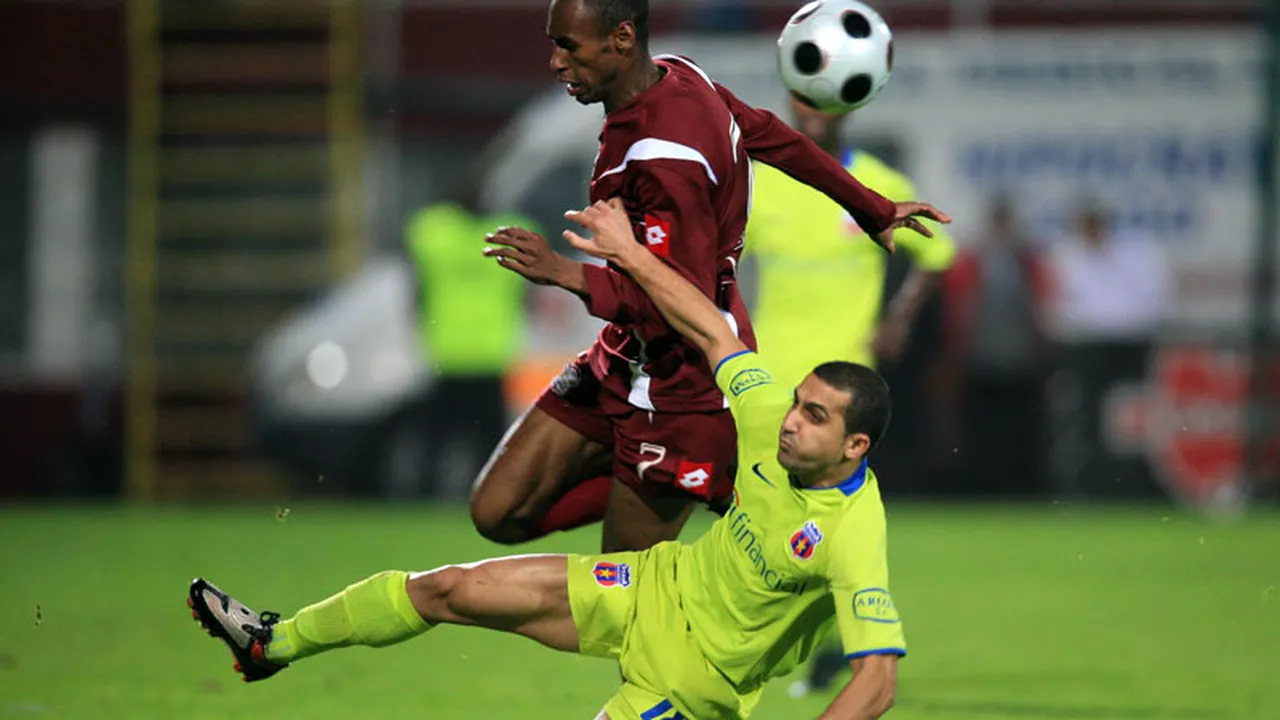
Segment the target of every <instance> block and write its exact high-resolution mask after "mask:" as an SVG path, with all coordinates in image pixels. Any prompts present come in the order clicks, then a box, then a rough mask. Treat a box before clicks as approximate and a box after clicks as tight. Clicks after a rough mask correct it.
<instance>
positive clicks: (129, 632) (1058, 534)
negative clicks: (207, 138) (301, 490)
mask: <svg viewBox="0 0 1280 720" xmlns="http://www.w3.org/2000/svg"><path fill="white" fill-rule="evenodd" d="M709 519H710V516H709V515H707V514H705V513H703V514H701V516H700V517H699V518H698V519H697V520H696V521H695V522H694V523H693V524H692V525H691V526H690V528H689V529H688V531H687V533H686V537H692V536H694V535H696V534H698V533H700V532H702V530H703V529H704V528H705V527H706V524H707V522H708V521H709ZM598 538H599V530H598V528H588V529H586V530H584V531H580V532H577V533H572V534H566V535H559V536H555V537H552V538H550V539H547V540H544V541H542V542H539V543H536V544H534V545H531V546H529V547H527V548H521V550H522V551H569V550H577V551H590V550H592V549H593V548H594V547H595V544H596V543H597V542H598ZM0 540H2V541H3V554H0V558H2V559H0V578H3V584H2V585H0V588H2V589H0V718H75V719H77V720H79V719H81V718H84V719H93V720H101V719H103V718H128V719H136V720H152V719H153V718H155V719H159V718H164V719H165V720H169V719H171V718H183V719H184V720H202V719H205V718H208V719H209V720H231V719H233V718H276V719H280V720H287V719H289V718H299V719H304V718H305V719H306V720H327V719H329V718H334V719H339V718H341V719H346V718H361V719H362V720H364V719H370V720H372V719H373V718H378V719H379V720H396V719H399V718H404V719H408V718H414V719H419V718H432V719H436V720H449V719H452V718H458V719H461V718H469V719H470V718H520V719H527V720H544V719H550V718H556V719H557V720H558V719H561V718H581V719H582V720H587V719H589V718H591V717H593V716H594V714H595V713H596V711H597V710H598V709H599V707H600V706H601V704H602V703H603V701H604V700H605V699H606V698H607V697H608V696H609V695H610V694H611V693H612V691H613V689H614V688H615V687H616V685H617V678H618V676H617V671H616V670H615V668H614V666H613V665H612V664H610V663H608V662H603V661H599V660H593V659H583V658H577V657H574V656H571V655H564V654H558V653H555V652H552V651H550V650H545V649H543V648H541V647H539V646H537V645H535V644H533V643H532V642H529V641H527V640H524V639H521V638H515V637H504V636H500V635H498V634H496V633H488V632H485V631H482V630H475V629H461V628H441V629H438V630H436V631H433V632H431V633H429V634H428V635H426V636H424V637H421V638H418V639H416V640H414V641H411V642H408V643H405V644H403V645H399V646H396V647H393V648H389V649H384V650H370V649H365V648H357V649H350V650H344V651H339V652H335V653H331V654H329V655H327V656H323V657H318V658H313V659H310V660H307V661H304V662H301V663H298V664H297V665H296V666H294V667H293V668H290V669H289V670H287V671H286V672H284V673H282V674H281V675H279V676H277V677H276V678H274V679H272V680H270V681H267V682H264V683H258V684H255V685H251V686H246V685H243V684H242V683H240V681H239V678H238V677H237V676H236V675H235V674H234V673H233V672H232V671H231V667H230V666H231V662H232V661H231V656H230V654H229V653H228V652H226V650H224V649H223V648H222V647H220V646H219V645H218V644H217V643H216V642H214V641H212V640H211V639H210V638H208V637H207V636H205V635H204V634H202V633H201V632H200V631H199V628H198V627H197V626H196V625H195V623H193V622H192V621H191V619H190V616H189V614H188V612H187V609H186V607H185V606H184V599H185V591H186V585H187V582H188V580H190V578H191V577H193V576H195V575H206V576H208V577H210V578H211V579H212V580H213V581H214V582H216V583H219V584H221V585H222V587H224V588H226V589H228V590H229V591H231V592H232V593H234V594H237V595H238V596H239V597H241V598H242V599H243V600H245V601H246V602H248V603H249V604H250V605H251V606H253V607H255V608H256V609H274V610H279V611H282V612H284V613H286V614H287V613H289V612H291V611H293V610H295V609H296V608H297V607H299V606H300V605H302V604H305V603H307V602H310V601H313V600H316V599H319V598H321V597H324V596H326V595H328V594H329V593H331V592H333V591H335V590H337V589H340V588H342V587H343V586H345V585H346V584H347V583H349V582H352V581H354V580H358V579H361V578H363V577H365V576H367V575H370V574H372V573H374V572H376V571H378V570H382V569H386V568H402V569H425V568H428V567H431V566H434V565H439V564H442V563H449V562H461V561H469V560H475V559H479V558H482V557H486V556H490V555H494V554H501V553H502V551H503V549H502V548H498V547H497V546H494V545H490V544H488V543H486V542H485V541H483V540H481V539H479V538H478V537H477V536H476V534H475V533H474V532H473V531H472V529H471V528H470V525H469V523H468V520H467V518H466V515H465V513H464V512H463V511H461V510H460V509H458V508H439V507H426V506H401V507H395V508H392V507H382V506H344V505H314V506H298V507H293V508H292V509H291V512H289V513H288V514H287V516H286V517H284V518H283V519H280V518H278V517H277V512H276V509H275V508H272V507H263V508H261V509H253V508H245V507H239V508H235V509H196V508H180V509H179V508H167V509H166V508H149V509H147V508H135V509H128V508H126V509H119V508H105V507H104V508H89V507H86V508H59V507H36V506H29V507H23V506H18V507H10V508H9V509H7V510H3V511H0ZM890 554H891V560H890V563H891V571H892V576H893V589H894V597H895V600H896V602H897V605H898V607H899V609H900V610H901V612H902V616H903V619H904V622H905V629H906V632H907V640H908V643H909V645H910V656H909V657H908V658H907V659H906V660H905V661H904V662H903V664H902V670H901V676H900V681H899V689H898V705H897V707H896V708H895V709H894V710H893V711H892V712H891V713H890V715H889V717H892V718H896V719H898V720H915V719H923V718H940V719H943V720H946V719H950V718H972V719H975V720H983V719H987V718H991V719H994V718H1029V719H1033V720H1034V719H1037V718H1055V719H1056V718H1066V719H1071V718H1088V719H1090V720H1147V719H1159V718H1172V719H1176V720H1201V719H1203V720H1211V719H1215V718H1239V719H1240V720H1280V515H1277V514H1276V513H1275V512H1269V513H1256V514H1254V515H1252V516H1250V517H1249V518H1247V519H1246V520H1245V521H1243V522H1241V523H1237V524H1230V525H1228V524H1214V523H1211V522H1209V521H1207V520H1202V519H1198V518H1194V517H1191V516H1188V515H1186V514H1182V513H1178V512H1176V511H1171V510H1163V509H1109V510H1101V509H1086V508H1066V507H1056V506H1051V507H1044V508H1040V509H1026V508H1000V507H979V506H973V507H964V506H956V507H941V506H924V505H913V504H894V503H890ZM37 608H39V610H38V611H37ZM786 685H787V682H786V681H778V682H776V683H775V684H774V685H773V686H771V688H770V689H769V691H768V693H767V695H766V698H765V700H764V701H763V703H762V705H761V707H760V709H759V711H758V712H757V714H756V716H755V717H758V718H765V719H768V718H804V717H816V716H817V714H818V713H819V712H820V711H821V709H822V708H823V707H824V706H825V703H826V701H827V700H828V699H829V698H828V697H811V698H808V699H805V700H801V701H797V700H792V699H790V698H788V697H787V695H786ZM699 720H705V719H699Z"/></svg>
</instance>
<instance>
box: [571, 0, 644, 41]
mask: <svg viewBox="0 0 1280 720" xmlns="http://www.w3.org/2000/svg"><path fill="white" fill-rule="evenodd" d="M582 3H583V5H585V6H586V7H587V9H589V10H590V11H591V12H593V13H595V16H596V23H597V24H598V26H599V28H600V34H601V35H602V36H603V35H608V34H609V33H611V32H613V29H614V28H616V27H618V26H619V25H621V24H622V23H624V22H627V21H628V20H629V21H631V24H632V25H635V26H636V42H637V43H638V44H639V45H640V47H642V48H648V47H649V0H582Z"/></svg>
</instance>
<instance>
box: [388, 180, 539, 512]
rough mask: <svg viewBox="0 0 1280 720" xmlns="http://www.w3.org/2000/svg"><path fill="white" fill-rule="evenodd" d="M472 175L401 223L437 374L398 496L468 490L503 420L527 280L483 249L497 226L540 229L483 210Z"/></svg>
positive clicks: (427, 351) (419, 407)
mask: <svg viewBox="0 0 1280 720" xmlns="http://www.w3.org/2000/svg"><path fill="white" fill-rule="evenodd" d="M476 172H477V173H478V171H476ZM477 180H478V176H476V175H475V174H473V175H472V177H470V178H464V179H462V180H461V181H460V182H459V183H458V184H457V186H456V187H457V188H458V189H457V190H456V191H455V193H454V196H453V197H452V198H449V199H446V200H444V201H442V202H439V203H437V204H434V205H430V206H428V207H425V208H423V209H421V210H419V211H418V212H416V213H415V214H414V215H413V216H412V217H411V218H410V219H409V223H408V227H407V229H406V238H405V240H406V243H407V245H408V249H409V253H410V255H411V256H412V258H413V263H414V267H415V268H416V270H417V273H418V278H419V299H420V303H421V304H420V311H419V328H420V330H419V334H420V339H421V343H422V347H423V351H424V356H425V357H426V358H427V361H428V362H429V363H430V365H431V370H432V372H433V373H434V375H435V377H436V381H435V383H434V384H433V385H432V386H431V388H430V390H429V391H428V393H427V395H426V396H425V397H423V398H420V400H419V401H418V402H416V403H414V410H413V411H412V412H413V413H414V415H415V416H416V417H417V419H418V425H417V426H418V427H420V428H421V429H422V434H421V438H422V441H423V445H422V446H421V448H419V454H418V457H421V458H424V462H422V463H421V464H420V465H419V466H418V467H415V468H414V469H412V470H407V469H406V471H404V472H401V473H398V474H396V476H397V477H398V478H399V480H398V481H397V483H396V485H397V486H396V487H392V488H387V490H388V491H389V492H390V493H391V494H392V495H394V496H400V497H404V496H417V495H420V494H422V493H423V492H424V491H428V490H431V491H434V492H435V494H436V495H438V496H446V497H456V496H460V495H463V494H465V492H466V491H467V489H468V487H469V485H470V483H471V481H472V479H474V478H475V476H476V475H477V474H478V473H479V471H480V468H481V467H482V466H483V464H484V462H485V460H486V458H487V457H488V455H489V453H490V452H491V451H492V449H493V448H494V447H495V446H496V445H497V444H498V441H499V440H501V439H502V434H503V432H504V431H505V430H506V427H507V412H506V400H505V397H504V395H503V380H504V377H505V376H506V373H507V372H508V370H509V369H510V367H511V365H512V362H513V360H514V358H515V355H516V353H517V352H518V351H519V349H520V344H521V340H522V332H523V327H524V324H525V317H524V297H525V291H526V283H525V282H524V280H522V279H521V278H520V277H519V276H517V275H516V274H514V273H512V272H509V271H507V270H504V269H503V268H501V267H498V266H497V265H496V264H495V263H494V262H493V261H492V260H489V259H488V258H486V257H484V256H483V255H482V254H481V250H482V249H483V247H484V237H485V235H486V234H488V233H489V232H491V231H493V230H494V229H496V228H498V227H501V226H503V225H520V226H522V227H525V228H529V229H536V228H535V226H534V224H533V223H532V222H531V221H530V220H528V219H527V218H525V217H522V216H519V215H514V214H510V215H492V216H484V215H481V214H480V211H479V207H478V205H479V203H478V188H479V183H478V182H477Z"/></svg>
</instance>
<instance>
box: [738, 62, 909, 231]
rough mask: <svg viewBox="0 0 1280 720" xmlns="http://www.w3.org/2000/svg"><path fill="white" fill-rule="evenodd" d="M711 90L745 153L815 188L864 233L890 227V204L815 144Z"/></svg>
mask: <svg viewBox="0 0 1280 720" xmlns="http://www.w3.org/2000/svg"><path fill="white" fill-rule="evenodd" d="M716 92H718V93H720V97H721V98H723V99H724V101H725V103H727V104H728V105H729V110H730V111H731V112H732V113H733V118H734V120H735V121H736V122H737V123H738V127H739V128H741V130H742V140H743V144H744V145H745V146H746V148H747V154H748V155H750V156H751V157H753V158H755V159H757V160H760V161H761V162H764V163H766V164H768V165H772V166H773V167H776V168H778V169H779V170H781V171H782V172H784V173H786V174H787V175H790V176H791V177H793V178H795V179H796V180H799V181H800V182H802V183H804V184H806V185H809V186H811V187H814V188H816V189H818V190H820V191H821V192H822V193H823V194H824V195H826V196H827V197H829V198H831V199H832V200H835V201H836V202H837V203H839V204H840V206H841V207H843V208H844V209H845V210H847V211H849V214H850V215H851V216H853V219H854V221H856V222H857V223H858V227H861V228H862V229H863V230H865V231H866V232H867V233H869V234H872V235H874V234H877V233H879V232H880V231H882V230H884V229H885V228H887V227H889V225H891V224H892V223H893V213H894V204H893V201H892V200H889V199H888V198H885V197H884V196H882V195H880V194H879V193H877V192H875V191H873V190H871V189H870V188H868V187H867V186H866V185H863V184H862V183H860V182H858V181H857V179H855V178H854V177H853V176H852V175H850V174H849V172H848V171H847V170H845V169H844V168H843V167H841V166H840V163H839V162H838V161H837V160H836V159H835V158H833V157H831V155H830V154H829V153H827V152H824V151H823V150H822V148H820V147H818V145H817V144H816V143H815V142H813V141H812V140H810V139H809V138H808V137H806V136H805V135H804V134H802V133H800V132H797V131H796V130H794V129H792V128H791V127H789V126H788V125H787V124H786V123H785V122H783V121H782V120H780V119H779V118H778V116H777V115H774V114H773V113H771V112H769V111H768V110H760V109H758V108H754V107H751V106H750V105H748V104H746V103H744V102H742V101H741V100H739V99H738V97H737V96H736V95H734V94H733V93H732V92H730V91H729V89H728V88H726V87H725V86H723V85H720V84H719V83H717V84H716Z"/></svg>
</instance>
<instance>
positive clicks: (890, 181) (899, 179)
mask: <svg viewBox="0 0 1280 720" xmlns="http://www.w3.org/2000/svg"><path fill="white" fill-rule="evenodd" d="M845 152H846V157H844V158H841V159H842V160H844V166H845V167H847V168H849V172H851V173H853V175H854V177H856V178H858V179H859V180H861V181H862V182H863V184H865V185H867V186H868V187H870V188H871V189H873V190H875V191H876V192H879V193H881V194H883V195H887V196H892V195H894V194H895V193H897V194H900V193H910V192H912V191H913V189H914V188H915V183H913V182H912V181H911V178H910V177H909V176H908V175H907V174H906V173H904V172H902V171H901V170H899V169H898V168H896V167H894V166H892V165H890V164H889V163H887V162H885V161H884V159H883V158H881V157H879V156H877V155H875V154H873V153H870V152H867V151H866V150H862V149H854V148H851V149H849V150H846V151H845Z"/></svg>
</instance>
